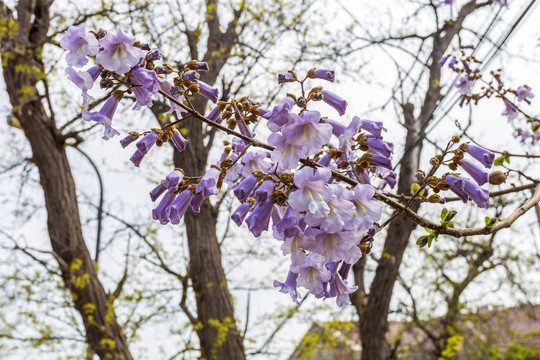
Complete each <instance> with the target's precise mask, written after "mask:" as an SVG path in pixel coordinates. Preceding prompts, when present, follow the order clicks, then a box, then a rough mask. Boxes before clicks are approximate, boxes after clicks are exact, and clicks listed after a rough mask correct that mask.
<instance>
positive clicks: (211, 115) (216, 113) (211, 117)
mask: <svg viewBox="0 0 540 360" xmlns="http://www.w3.org/2000/svg"><path fill="white" fill-rule="evenodd" d="M219 115H221V111H220V110H219V106H216V107H214V108H213V109H212V111H210V113H209V114H208V115H206V118H207V119H208V120H211V121H216V120H217V119H218V117H219Z"/></svg>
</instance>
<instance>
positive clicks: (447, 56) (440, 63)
mask: <svg viewBox="0 0 540 360" xmlns="http://www.w3.org/2000/svg"><path fill="white" fill-rule="evenodd" d="M449 57H450V55H446V56H443V57H442V58H441V60H439V65H441V66H443V65H444V64H445V63H446V61H447V60H448V58H449Z"/></svg>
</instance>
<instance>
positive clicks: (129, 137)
mask: <svg viewBox="0 0 540 360" xmlns="http://www.w3.org/2000/svg"><path fill="white" fill-rule="evenodd" d="M139 136H140V135H139V134H138V133H136V132H130V133H129V134H128V135H127V136H126V137H125V138H123V139H122V140H120V145H122V147H123V148H124V149H125V148H126V147H127V146H128V145H129V144H131V143H132V142H134V141H136V140H137V139H138V138H139Z"/></svg>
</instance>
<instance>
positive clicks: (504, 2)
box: [493, 0, 508, 7]
mask: <svg viewBox="0 0 540 360" xmlns="http://www.w3.org/2000/svg"><path fill="white" fill-rule="evenodd" d="M493 3H494V4H498V5H499V6H500V7H505V6H508V0H493Z"/></svg>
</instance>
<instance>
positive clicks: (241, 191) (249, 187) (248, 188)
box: [233, 175, 257, 203]
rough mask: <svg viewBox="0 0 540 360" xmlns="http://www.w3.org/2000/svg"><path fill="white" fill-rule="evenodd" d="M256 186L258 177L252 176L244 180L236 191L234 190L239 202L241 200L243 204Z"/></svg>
mask: <svg viewBox="0 0 540 360" xmlns="http://www.w3.org/2000/svg"><path fill="white" fill-rule="evenodd" d="M255 185H257V176H255V175H250V176H248V177H247V178H245V179H244V180H242V182H240V184H238V186H237V187H236V189H234V191H233V192H234V195H235V196H236V198H237V199H238V200H240V202H241V203H243V202H245V201H246V199H247V198H248V196H249V195H250V194H251V192H252V191H253V189H254V188H255Z"/></svg>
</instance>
